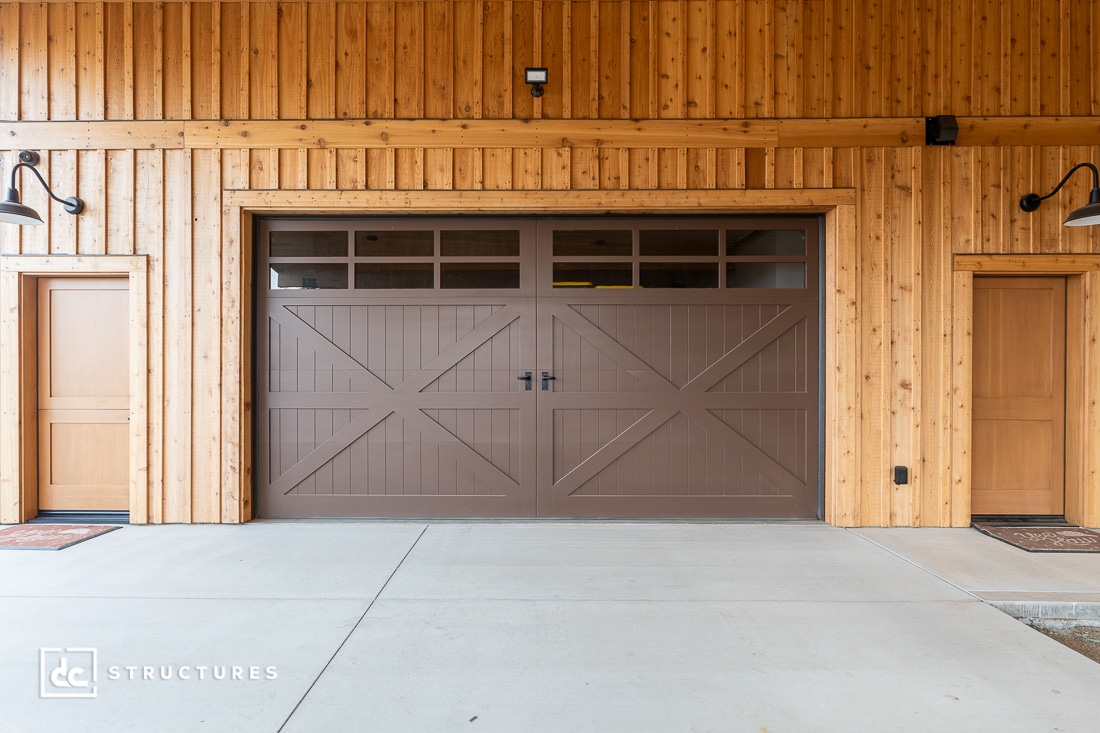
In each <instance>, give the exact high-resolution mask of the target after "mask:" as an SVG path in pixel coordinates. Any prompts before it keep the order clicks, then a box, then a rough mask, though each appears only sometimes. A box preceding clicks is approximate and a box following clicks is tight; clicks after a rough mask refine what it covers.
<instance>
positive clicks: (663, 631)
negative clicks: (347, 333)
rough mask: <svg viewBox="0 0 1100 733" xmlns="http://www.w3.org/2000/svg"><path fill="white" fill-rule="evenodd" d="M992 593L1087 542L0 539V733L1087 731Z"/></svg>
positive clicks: (1089, 672)
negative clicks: (12, 545) (21, 542)
mask: <svg viewBox="0 0 1100 733" xmlns="http://www.w3.org/2000/svg"><path fill="white" fill-rule="evenodd" d="M993 602H995V603H1025V604H1027V603H1030V604H1032V606H1033V607H1034V608H1041V607H1044V606H1042V605H1041V604H1047V606H1049V605H1050V604H1056V603H1060V604H1076V605H1075V606H1073V608H1075V609H1078V610H1080V611H1081V612H1082V613H1087V612H1089V611H1090V609H1091V610H1095V609H1096V608H1097V607H1100V606H1098V604H1100V554H1093V555H1083V554H1082V555H1038V554H1030V553H1026V552H1023V551H1021V550H1018V549H1015V548H1013V547H1011V546H1009V545H1006V544H1004V543H1001V542H998V541H997V540H994V539H992V538H989V537H986V536H984V535H981V534H980V533H978V532H977V531H974V530H970V529H948V530H939V529H863V530H845V529H840V528H836V527H830V526H827V525H824V524H820V523H783V524H779V523H777V524H756V523H690V522H668V523H664V522H662V523H657V522H653V523H649V522H647V523H628V522H595V521H594V522H575V523H574V522H353V521H341V522H254V523H251V524H247V525H243V526H215V525H197V526H196V525H190V526H182V525H169V526H127V527H124V528H122V529H120V530H117V531H114V532H111V533H108V534H106V535H102V536H100V537H96V538H94V539H91V540H88V541H86V542H83V543H81V544H78V545H74V546H72V547H69V548H66V549H64V550H60V551H0V625H2V628H3V629H4V633H3V634H2V636H0V690H3V693H0V701H2V704H0V710H2V712H0V730H4V731H18V732H23V731H47V730H73V731H77V730H79V731H112V732H113V731H142V732H146V731H163V732H167V731H202V730H210V731H218V732H219V733H220V732H222V731H249V732H250V733H251V732H256V731H302V732H307V731H308V732H314V731H326V732H328V731H410V732H416V733H426V732H428V731H470V732H474V731H516V732H523V733H526V732H533V731H555V732H558V731H593V732H598V733H610V732H612V731H624V732H627V731H629V732H631V733H636V732H639V731H655V732H662V733H663V732H671V731H751V732H753V733H760V732H761V731H767V732H769V733H778V732H779V731H797V732H799V733H802V732H806V731H921V733H926V732H927V731H938V732H942V731H974V730H996V731H998V733H1006V732H1007V731H1020V732H1021V733H1036V732H1038V731H1093V730H1096V729H1097V728H1098V726H1100V694H1098V691H1100V665H1097V664H1095V663H1093V662H1091V661H1089V660H1088V659H1086V658H1085V657H1083V656H1080V655H1079V654H1077V653H1076V652H1073V651H1071V650H1069V649H1067V648H1065V647H1063V646H1061V645H1060V644H1058V643H1056V642H1054V641H1052V640H1050V639H1048V638H1047V637H1045V636H1043V635H1042V634H1040V633H1038V632H1036V631H1034V630H1033V629H1030V628H1028V627H1027V626H1025V625H1024V624H1022V623H1020V622H1018V621H1016V620H1014V619H1012V618H1010V617H1009V616H1008V615H1006V614H1005V613H1002V612H1001V611H999V610H997V608H995V607H994V606H993V605H991V603H993ZM77 669H79V670H80V672H77V673H74V670H77ZM92 671H94V679H93V678H92V674H91V672H92ZM68 681H71V682H73V683H74V684H72V685H67V682H68ZM55 682H60V685H58V684H55ZM84 682H87V683H88V685H87V686H86V687H81V686H79V685H80V684H82V683H84ZM43 693H46V694H47V695H57V694H74V695H75V694H84V695H86V696H84V697H42V694H43ZM92 694H94V697H93V696H91V695H92Z"/></svg>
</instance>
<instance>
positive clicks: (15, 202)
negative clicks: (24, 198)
mask: <svg viewBox="0 0 1100 733" xmlns="http://www.w3.org/2000/svg"><path fill="white" fill-rule="evenodd" d="M38 161H39V157H38V153H36V152H34V151H33V150H20V151H19V162H18V163H16V164H15V165H14V166H13V167H12V169H11V184H10V185H9V186H8V192H7V194H5V195H4V200H3V201H0V221H4V222H7V223H9V224H30V225H31V226H37V225H39V224H41V223H42V217H41V216H39V215H38V212H37V211H35V210H34V209H32V208H31V207H29V206H24V205H23V204H22V203H20V201H19V189H17V188H16V187H15V174H16V173H18V172H19V169H20V168H27V169H29V170H30V172H31V173H33V174H34V175H35V177H36V178H38V181H39V183H41V184H42V187H43V188H45V189H46V193H48V194H49V195H50V198H52V199H53V200H54V201H57V202H58V203H60V204H62V205H63V206H64V207H65V211H67V212H69V213H70V214H79V213H80V212H82V211H84V202H83V201H81V200H80V199H78V198H77V197H76V196H70V197H69V198H67V199H63V198H59V197H57V196H56V195H54V192H53V191H51V190H50V187H49V185H48V184H47V183H46V179H45V178H43V177H42V174H41V173H39V172H38V169H37V168H35V166H36V165H38Z"/></svg>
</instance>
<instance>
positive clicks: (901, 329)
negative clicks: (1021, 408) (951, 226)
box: [885, 148, 923, 526]
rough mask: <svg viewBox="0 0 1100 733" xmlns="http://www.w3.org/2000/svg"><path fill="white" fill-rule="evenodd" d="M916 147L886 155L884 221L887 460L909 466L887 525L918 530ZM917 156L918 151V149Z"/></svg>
mask: <svg viewBox="0 0 1100 733" xmlns="http://www.w3.org/2000/svg"><path fill="white" fill-rule="evenodd" d="M913 150H914V149H912V148H908V149H904V150H901V149H895V150H893V151H888V153H887V156H886V161H885V163H886V166H887V171H888V172H887V175H888V176H889V179H888V185H887V187H886V195H887V200H886V202H885V203H886V204H887V205H888V207H889V210H890V211H892V212H894V213H893V215H892V216H891V217H890V220H889V222H888V223H887V231H886V237H887V242H886V247H888V248H889V250H890V254H889V261H890V272H891V273H892V274H891V275H890V304H889V313H888V317H889V322H890V332H889V333H890V362H891V365H890V372H889V373H890V375H891V376H890V382H889V385H890V386H889V392H890V404H891V414H892V417H891V422H892V427H891V431H890V433H891V443H890V445H889V450H890V461H891V465H894V466H899V465H900V466H908V467H909V483H908V484H904V485H897V484H892V485H891V489H892V491H891V498H890V524H891V526H919V524H920V516H919V510H920V496H919V493H918V492H919V490H920V487H921V485H922V473H923V472H922V466H921V451H920V435H921V420H920V405H921V396H920V395H921V383H922V382H921V372H920V362H921V326H922V324H921V289H922V277H921V244H922V236H921V234H922V223H921V212H920V210H919V209H918V208H917V207H918V205H919V197H918V196H917V195H916V194H917V192H916V191H914V186H916V185H917V182H918V181H919V180H920V175H921V172H920V168H919V164H920V162H919V157H918V154H915V153H914V152H913ZM918 153H919V151H918Z"/></svg>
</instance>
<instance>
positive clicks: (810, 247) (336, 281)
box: [256, 218, 819, 517]
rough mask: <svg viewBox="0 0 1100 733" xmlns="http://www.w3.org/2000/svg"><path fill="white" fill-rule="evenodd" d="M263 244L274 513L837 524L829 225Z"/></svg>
mask: <svg viewBox="0 0 1100 733" xmlns="http://www.w3.org/2000/svg"><path fill="white" fill-rule="evenodd" d="M257 238H258V261H257V264H258V271H259V272H261V273H262V278H261V282H260V283H258V288H257V294H258V296H257V314H258V316H257V345H258V348H257V375H256V392H257V393H256V403H257V466H256V468H257V471H256V475H257V487H256V488H257V509H258V513H259V514H260V515H261V516H269V517H300V516H365V517H366V516H402V517H432V516H438V517H443V516H484V517H490V516H514V517H529V516H543V517H816V516H817V512H818V458H817V456H818V445H819V431H818V417H817V416H818V386H817V364H818V292H817V281H818V264H817V263H818V222H817V220H816V219H812V218H806V219H793V220H792V219H752V220H750V219H741V218H729V219H721V220H702V219H691V220H684V219H642V220H617V219H598V220H596V219H593V220H561V219H546V220H513V219H474V218H466V219H455V220H437V219H423V220H413V219H398V220H381V219H359V220H350V219H348V220H290V219H270V220H263V221H262V222H261V223H260V226H259V227H258V229H257Z"/></svg>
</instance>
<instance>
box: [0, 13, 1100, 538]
mask: <svg viewBox="0 0 1100 733" xmlns="http://www.w3.org/2000/svg"><path fill="white" fill-rule="evenodd" d="M525 66H546V67H548V68H549V75H550V81H549V84H548V85H547V86H546V93H545V96H543V97H541V98H538V99H536V98H533V97H532V96H531V95H530V93H529V91H528V87H527V85H526V84H524V83H523V68H524V67H525ZM1098 113H1100V4H1098V3H1095V2H1092V1H1091V0H1060V1H1050V2H1046V1H1044V2H1039V1H1038V0H977V1H976V2H958V1H957V0H921V1H920V2H912V0H789V1H787V2H784V1H783V0H623V1H622V2H617V1H615V2H613V1H609V0H582V1H575V2H564V1H560V0H497V1H493V2H482V1H480V0H458V1H456V2H443V1H430V0H394V1H391V2H381V1H376V0H362V1H360V2H343V1H333V2H281V3H278V2H264V1H260V0H257V1H255V2H243V3H233V2H182V3H176V2H163V3H151V2H102V3H66V2H35V3H6V4H0V120H3V122H0V134H3V136H4V138H5V139H6V140H7V142H6V143H5V146H4V147H5V148H6V150H5V151H4V152H3V153H2V154H0V163H2V165H3V170H4V171H7V170H9V169H10V166H11V165H13V164H14V163H15V162H16V158H15V154H14V153H15V151H17V150H19V149H22V148H28V149H35V150H39V151H40V152H41V153H42V164H41V165H40V166H39V170H40V171H41V172H42V173H43V175H44V176H45V177H46V178H47V180H48V181H49V182H50V183H51V185H52V186H53V187H54V189H55V190H57V191H58V192H59V193H61V194H62V195H72V194H73V193H76V194H77V195H79V196H81V197H83V198H84V199H85V200H86V201H87V204H88V208H87V211H86V212H85V213H84V214H83V215H81V216H79V217H70V216H68V215H66V214H64V213H63V212H60V211H58V207H57V206H56V205H50V204H49V202H48V200H47V198H46V196H45V194H44V192H42V191H41V190H40V189H39V188H38V187H37V186H36V185H33V184H30V185H24V186H23V187H22V191H23V194H24V202H25V203H28V204H29V205H31V206H33V207H35V208H37V209H38V210H39V211H42V212H43V213H45V211H46V210H49V211H50V216H49V217H48V221H47V224H46V226H43V227H37V228H27V227H11V226H4V227H0V254H7V255H46V254H51V255H74V254H77V255H85V256H96V255H119V254H121V255H138V256H144V257H146V258H147V263H148V309H147V310H148V324H147V335H148V390H147V392H148V461H147V477H148V481H147V484H148V485H147V495H146V497H143V499H145V500H147V502H148V513H147V516H145V517H141V516H135V517H133V520H134V521H142V520H147V521H152V522H238V521H244V520H246V519H248V518H249V516H250V506H249V490H250V478H249V470H250V467H249V463H250V451H249V441H250V434H249V423H248V421H249V419H250V415H249V409H250V404H249V402H250V396H249V389H250V387H249V371H250V365H249V363H248V351H249V348H250V347H249V334H250V328H251V326H250V322H249V316H248V302H249V299H250V296H249V286H248V282H249V272H250V270H249V256H250V255H249V249H250V241H251V239H250V236H249V230H248V224H249V218H248V217H249V214H250V213H251V212H270V211H288V212H289V211H293V212H310V211H326V212H334V211H343V212H346V213H366V212H368V211H376V210H384V211H386V212H387V213H393V212H397V213H401V212H405V213H423V212H429V213H431V212H437V211H478V212H503V211H516V210H527V211H531V210H539V211H546V212H548V213H552V212H554V211H571V212H577V211H585V210H588V211H609V210H619V211H629V212H637V211H644V210H664V211H694V210H707V211H711V210H719V211H754V212H760V211H767V210H790V209H794V210H800V211H822V212H826V213H827V214H828V216H829V225H828V231H829V240H828V242H827V243H826V246H827V248H830V251H829V253H828V258H829V260H828V261H829V265H830V268H831V270H830V273H829V274H828V276H827V277H828V280H827V290H828V292H827V293H826V311H827V313H826V319H827V328H826V343H827V349H828V350H829V356H828V357H827V363H826V372H827V374H826V413H827V420H828V427H827V430H826V439H827V441H828V445H827V457H826V476H827V478H826V505H827V511H828V516H827V519H828V520H829V521H832V522H834V523H838V524H847V525H852V524H854V525H915V526H922V525H923V526H949V525H960V524H965V523H967V522H968V521H969V504H968V500H969V453H968V445H969V392H968V389H969V387H968V385H969V376H968V375H969V372H968V353H969V333H968V331H967V328H968V322H967V320H966V314H967V313H968V312H969V307H970V306H969V301H968V300H967V299H968V298H969V291H968V280H967V276H966V275H965V273H971V274H972V273H973V272H974V271H976V270H977V271H981V270H982V268H983V267H984V268H986V269H989V268H993V269H996V267H997V266H998V265H997V264H996V263H997V262H998V261H999V260H996V259H995V258H994V259H987V260H977V261H976V262H979V265H978V266H974V262H975V261H973V260H972V261H968V263H967V264H966V266H965V267H964V268H963V269H962V270H961V271H962V272H964V275H963V276H961V277H960V276H959V275H958V274H957V273H956V270H957V269H958V268H957V257H956V256H958V255H1008V254H1013V255H1035V256H1040V257H1042V256H1045V255H1054V254H1065V255H1070V254H1083V253H1100V229H1097V228H1065V227H1062V226H1061V224H1060V222H1061V220H1062V219H1063V218H1064V216H1065V214H1066V213H1067V212H1068V211H1069V210H1070V209H1072V208H1074V207H1076V206H1079V205H1081V204H1082V203H1084V202H1085V201H1086V200H1087V195H1088V179H1087V176H1085V175H1079V176H1076V177H1075V178H1074V179H1073V180H1072V181H1071V182H1070V183H1069V184H1068V185H1067V187H1066V188H1065V189H1064V190H1063V192H1062V193H1061V194H1059V196H1058V197H1056V198H1054V199H1051V200H1050V201H1048V202H1047V203H1046V204H1045V205H1044V206H1043V207H1042V208H1041V209H1040V210H1039V211H1038V212H1036V213H1034V214H1025V213H1023V212H1021V211H1020V209H1019V207H1018V205H1017V200H1018V198H1019V196H1020V195H1022V194H1024V193H1027V192H1030V191H1038V192H1040V193H1045V192H1047V191H1048V190H1049V189H1050V188H1051V187H1053V185H1054V184H1055V183H1056V182H1057V181H1058V180H1059V179H1060V178H1061V176H1062V174H1063V173H1064V172H1065V171H1067V170H1068V169H1069V168H1070V166H1072V165H1073V164H1074V163H1077V162H1081V161H1091V162H1093V163H1098V162H1100V119H1098V118H1097V115H1098ZM937 114H953V115H956V116H958V117H959V118H960V128H961V131H960V135H959V140H958V145H956V146H954V147H924V146H923V142H924V138H923V130H924V120H923V118H924V116H927V115H937ZM502 143H503V144H505V145H507V147H500V145H501V144H502ZM23 180H24V181H25V182H26V181H28V180H29V179H28V177H26V176H25V177H24V178H23ZM1056 259H1057V258H1056ZM1014 261H1015V260H1014ZM1033 261H1038V260H1029V259H1028V258H1026V257H1025V258H1024V259H1023V260H1022V262H1023V264H1022V265H1020V266H1019V267H1020V268H1021V270H1019V271H1025V272H1026V271H1028V267H1029V265H1028V263H1029V262H1033ZM1043 261H1044V262H1046V261H1048V260H1043ZM1061 261H1062V260H1058V262H1061ZM982 263H984V264H982ZM1082 263H1083V264H1082ZM1095 264H1096V263H1095V261H1094V260H1092V259H1087V258H1086V259H1081V260H1080V261H1079V264H1078V265H1075V266H1077V267H1078V269H1077V270H1073V269H1072V268H1070V269H1069V270H1059V271H1066V272H1069V273H1070V274H1074V275H1075V276H1076V273H1079V272H1092V271H1093V270H1095V269H1096V267H1095V266H1094V265H1095ZM1053 267H1055V268H1056V269H1057V267H1060V265H1055V266H1053ZM1094 279H1095V278H1093V277H1092V276H1091V275H1089V276H1081V280H1080V282H1078V283H1077V284H1076V285H1074V284H1071V293H1072V292H1075V290H1074V288H1076V292H1077V293H1078V295H1079V302H1080V305H1079V307H1077V309H1076V311H1075V310H1074V309H1073V307H1072V306H1071V310H1070V313H1071V318H1073V314H1074V313H1076V315H1077V317H1078V320H1079V323H1078V324H1076V326H1077V327H1078V328H1079V330H1080V340H1081V342H1082V344H1084V345H1083V346H1082V349H1081V350H1082V353H1083V356H1082V359H1081V362H1080V363H1079V364H1078V365H1077V367H1076V369H1077V370H1078V371H1080V372H1081V374H1082V375H1083V376H1081V379H1080V381H1081V387H1080V390H1079V394H1080V396H1081V398H1082V399H1083V400H1084V401H1083V403H1082V404H1086V405H1088V404H1093V403H1095V401H1096V399H1097V394H1098V393H1100V385H1097V384H1094V383H1093V382H1095V378H1093V377H1091V376H1089V375H1090V374H1091V373H1094V372H1097V371H1100V369H1097V368H1096V362H1095V360H1096V359H1097V358H1098V356H1100V355H1098V354H1097V353H1094V352H1095V351H1096V349H1097V348H1098V347H1096V346H1094V344H1096V343H1097V340H1098V339H1097V336H1100V334H1097V331H1098V329H1100V326H1098V325H1097V324H1098V323H1100V311H1097V308H1100V305H1097V303H1098V302H1100V298H1098V297H1095V292H1094V291H1095V285H1093V280H1094ZM1090 296H1091V297H1090ZM5 297H6V298H7V299H6V300H5V302H18V301H17V300H12V298H13V297H14V296H5ZM10 317H11V316H10V315H9V319H10ZM17 334H18V331H17V330H15V331H13V330H12V328H11V327H10V326H9V327H6V328H4V329H0V339H4V343H2V344H0V348H2V349H10V348H12V344H13V343H14V341H18V335H17ZM13 339H14V341H13ZM10 363H11V360H7V361H5V362H4V364H10ZM5 369H6V370H7V371H6V372H5V373H3V374H0V415H2V418H0V521H5V522H9V521H18V520H19V519H20V518H21V516H22V515H21V514H20V511H21V510H20V506H19V498H18V497H19V488H18V482H19V480H20V473H19V469H18V465H19V456H20V446H19V439H18V430H16V429H14V428H13V427H12V426H13V425H14V424H16V423H17V421H18V415H19V409H20V408H19V406H18V404H13V400H15V401H16V402H17V395H18V386H17V385H18V380H19V375H18V374H13V373H11V369H12V367H5ZM830 370H831V371H830ZM13 421H14V422H13ZM1096 421H1097V416H1096V415H1093V414H1092V413H1091V412H1087V411H1086V412H1085V413H1083V414H1082V415H1081V416H1080V417H1079V422H1080V425H1081V427H1080V429H1079V430H1078V435H1079V439H1078V444H1079V445H1078V447H1077V448H1076V449H1075V451H1076V452H1075V454H1074V455H1075V456H1077V458H1079V459H1080V460H1079V461H1078V463H1079V465H1078V467H1077V468H1074V469H1073V470H1074V471H1076V472H1078V473H1079V474H1080V475H1079V480H1078V489H1077V490H1076V491H1077V494H1075V495H1074V496H1075V497H1076V498H1074V499H1073V500H1072V501H1071V505H1072V506H1073V507H1074V509H1073V512H1075V518H1076V519H1077V520H1078V521H1082V522H1084V523H1086V524H1089V525H1092V526H1097V525H1100V446H1094V445H1093V442H1091V441H1092V439H1091V438H1090V437H1089V436H1090V435H1092V434H1096V433H1100V430H1089V429H1088V428H1089V427H1091V426H1093V424H1094V423H1095V422H1096ZM895 464H900V465H908V466H910V483H909V484H908V485H906V486H894V485H892V484H891V482H890V477H891V475H892V471H891V467H892V466H893V465H895ZM1075 475H1076V474H1075ZM1074 502H1075V503H1074Z"/></svg>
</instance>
